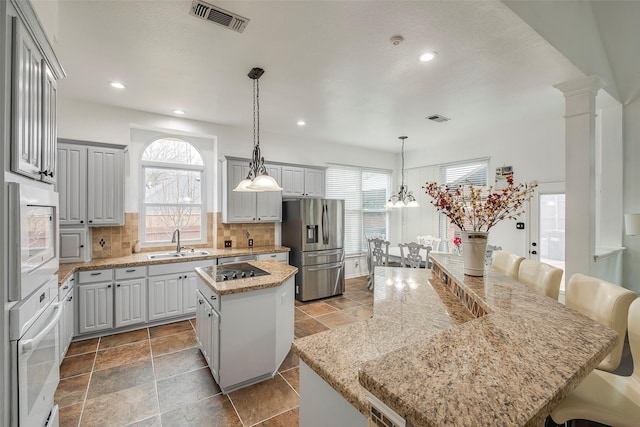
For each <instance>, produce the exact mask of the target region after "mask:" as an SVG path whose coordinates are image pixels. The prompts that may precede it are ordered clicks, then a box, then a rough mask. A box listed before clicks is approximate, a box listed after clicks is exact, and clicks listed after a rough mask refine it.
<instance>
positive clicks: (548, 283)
mask: <svg viewBox="0 0 640 427" xmlns="http://www.w3.org/2000/svg"><path fill="white" fill-rule="evenodd" d="M563 273H564V272H563V271H562V270H561V269H559V268H556V267H553V266H551V265H549V264H545V263H544V262H539V261H533V260H530V259H524V260H522V262H521V263H520V268H519V269H518V281H519V282H521V283H524V284H525V285H527V286H528V287H529V288H531V289H534V290H535V291H537V292H539V293H541V294H544V295H546V296H548V297H549V298H553V299H554V300H556V301H558V294H559V293H560V281H561V280H562V274H563Z"/></svg>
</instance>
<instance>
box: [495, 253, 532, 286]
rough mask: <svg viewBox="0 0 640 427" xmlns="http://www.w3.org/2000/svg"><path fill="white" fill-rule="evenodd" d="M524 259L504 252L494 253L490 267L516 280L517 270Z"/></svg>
mask: <svg viewBox="0 0 640 427" xmlns="http://www.w3.org/2000/svg"><path fill="white" fill-rule="evenodd" d="M523 259H524V257H521V256H518V255H515V254H512V253H510V252H505V251H494V252H493V262H492V263H491V266H492V267H493V268H494V269H496V270H498V271H499V272H500V273H502V274H506V275H507V276H509V277H511V278H512V279H516V280H517V279H518V269H519V268H520V263H521V262H522V260H523Z"/></svg>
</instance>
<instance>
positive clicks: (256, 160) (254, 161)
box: [233, 68, 282, 192]
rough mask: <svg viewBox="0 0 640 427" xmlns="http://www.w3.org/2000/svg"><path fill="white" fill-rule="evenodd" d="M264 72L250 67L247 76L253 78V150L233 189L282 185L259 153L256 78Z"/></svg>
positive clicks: (241, 189) (243, 189) (261, 188)
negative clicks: (243, 175)
mask: <svg viewBox="0 0 640 427" xmlns="http://www.w3.org/2000/svg"><path fill="white" fill-rule="evenodd" d="M263 74H264V70H263V69H262V68H252V69H251V71H249V74H248V75H249V78H250V79H251V80H253V152H252V153H251V161H250V162H249V173H248V174H247V177H246V178H245V179H243V180H242V181H240V182H239V183H238V185H237V186H236V188H234V189H233V191H251V192H256V191H282V187H280V186H279V185H278V182H277V181H276V180H275V179H274V178H273V177H271V176H269V173H268V172H267V169H266V168H265V167H264V157H262V154H261V153H260V85H259V83H258V79H259V78H260V76H262V75H263Z"/></svg>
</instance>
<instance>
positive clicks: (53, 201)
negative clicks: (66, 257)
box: [7, 182, 59, 301]
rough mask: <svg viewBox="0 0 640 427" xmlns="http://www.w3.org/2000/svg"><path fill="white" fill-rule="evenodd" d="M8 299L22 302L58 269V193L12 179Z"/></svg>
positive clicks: (9, 187)
mask: <svg viewBox="0 0 640 427" xmlns="http://www.w3.org/2000/svg"><path fill="white" fill-rule="evenodd" d="M7 185H8V196H9V212H8V221H9V224H10V225H11V226H10V227H8V232H9V251H8V252H9V272H8V273H9V301H21V300H23V299H25V298H27V297H28V296H29V295H30V294H31V293H33V292H35V291H36V290H37V289H38V288H40V287H41V286H42V285H43V284H44V283H46V282H47V281H48V280H49V279H50V278H51V276H52V275H54V274H55V273H56V272H57V271H58V267H59V260H58V193H56V192H54V191H50V190H47V189H44V188H42V187H36V186H33V185H28V184H26V183H22V182H21V183H18V182H9V183H8V184H7Z"/></svg>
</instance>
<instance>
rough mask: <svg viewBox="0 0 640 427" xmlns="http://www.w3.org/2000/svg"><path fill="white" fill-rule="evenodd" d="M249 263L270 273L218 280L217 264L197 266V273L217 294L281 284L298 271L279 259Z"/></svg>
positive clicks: (247, 290) (234, 292)
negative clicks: (216, 278)
mask: <svg viewBox="0 0 640 427" xmlns="http://www.w3.org/2000/svg"><path fill="white" fill-rule="evenodd" d="M248 263H249V264H251V265H253V266H254V267H258V268H260V269H262V270H264V271H266V272H268V273H269V275H266V276H256V277H247V278H244V279H234V280H226V281H224V282H216V281H215V280H214V277H215V275H216V268H217V266H215V265H212V266H208V267H197V268H196V274H197V275H198V277H200V278H201V279H202V280H203V281H204V283H206V284H207V285H208V286H209V287H210V288H211V289H213V291H214V292H215V293H216V294H218V295H231V294H238V293H242V292H250V291H255V290H258V289H267V288H274V287H276V286H280V285H281V284H283V283H284V282H286V281H287V280H288V279H289V278H290V277H292V276H294V275H295V274H296V273H297V272H298V269H297V268H296V267H293V266H291V265H288V264H284V263H282V262H278V261H249V262H248Z"/></svg>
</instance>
